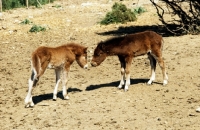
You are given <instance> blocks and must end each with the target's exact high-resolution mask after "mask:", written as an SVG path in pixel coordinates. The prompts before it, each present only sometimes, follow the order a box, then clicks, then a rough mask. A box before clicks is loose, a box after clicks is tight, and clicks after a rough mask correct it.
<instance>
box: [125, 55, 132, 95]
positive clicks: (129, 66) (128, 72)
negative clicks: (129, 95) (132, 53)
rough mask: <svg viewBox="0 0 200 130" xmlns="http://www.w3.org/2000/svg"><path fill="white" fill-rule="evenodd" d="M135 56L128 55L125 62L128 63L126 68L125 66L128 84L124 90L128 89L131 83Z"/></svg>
mask: <svg viewBox="0 0 200 130" xmlns="http://www.w3.org/2000/svg"><path fill="white" fill-rule="evenodd" d="M132 59H133V57H127V58H125V63H126V68H125V73H126V84H125V87H124V91H125V92H126V91H128V87H129V85H130V84H131V81H130V68H131V62H132Z"/></svg>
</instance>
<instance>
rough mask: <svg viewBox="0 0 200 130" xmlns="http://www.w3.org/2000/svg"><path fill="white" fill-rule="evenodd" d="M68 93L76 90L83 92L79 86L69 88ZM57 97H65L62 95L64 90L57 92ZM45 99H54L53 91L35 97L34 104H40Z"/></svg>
mask: <svg viewBox="0 0 200 130" xmlns="http://www.w3.org/2000/svg"><path fill="white" fill-rule="evenodd" d="M67 92H68V93H75V92H82V90H80V89H77V88H68V90H67ZM57 98H60V99H64V98H63V95H62V91H59V92H58V94H57ZM43 100H52V101H53V93H48V94H43V95H38V96H34V97H33V102H34V104H38V103H40V102H42V101H43Z"/></svg>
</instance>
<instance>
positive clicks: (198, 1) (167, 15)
mask: <svg viewBox="0 0 200 130" xmlns="http://www.w3.org/2000/svg"><path fill="white" fill-rule="evenodd" d="M150 1H151V2H152V3H153V5H154V6H155V7H156V9H157V14H158V16H159V19H160V21H161V22H162V23H163V24H164V25H165V27H166V28H167V30H168V31H170V32H171V33H174V34H198V33H200V0H160V2H159V3H155V2H154V0H150Z"/></svg>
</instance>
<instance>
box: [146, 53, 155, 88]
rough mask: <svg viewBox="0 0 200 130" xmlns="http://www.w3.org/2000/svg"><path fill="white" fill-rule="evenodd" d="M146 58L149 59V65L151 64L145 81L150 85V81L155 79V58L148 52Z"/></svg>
mask: <svg viewBox="0 0 200 130" xmlns="http://www.w3.org/2000/svg"><path fill="white" fill-rule="evenodd" d="M148 58H149V60H150V65H151V77H150V79H149V81H148V82H147V84H148V85H151V84H152V82H153V81H154V80H155V77H156V74H155V70H156V59H155V58H154V57H153V56H152V55H151V54H148Z"/></svg>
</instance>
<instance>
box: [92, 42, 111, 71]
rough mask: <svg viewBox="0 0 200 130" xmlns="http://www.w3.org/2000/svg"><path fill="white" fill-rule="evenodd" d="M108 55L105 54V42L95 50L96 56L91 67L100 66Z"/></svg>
mask: <svg viewBox="0 0 200 130" xmlns="http://www.w3.org/2000/svg"><path fill="white" fill-rule="evenodd" d="M106 56H107V53H106V52H105V45H104V44H103V42H101V43H99V44H98V45H97V47H96V48H95V50H94V55H93V58H92V61H91V65H92V66H93V67H96V66H98V65H100V64H101V63H102V62H103V61H104V60H105V59H106Z"/></svg>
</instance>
